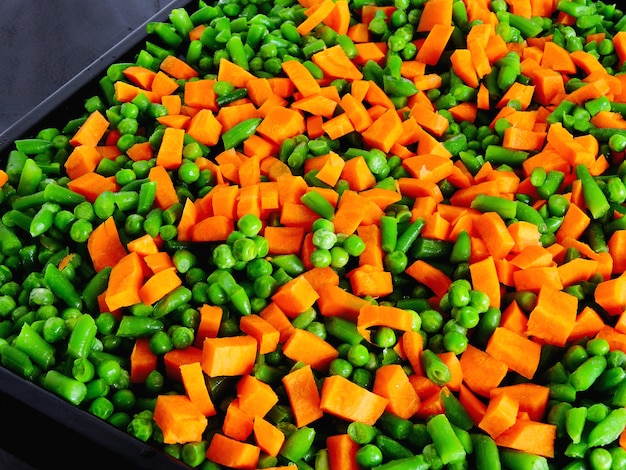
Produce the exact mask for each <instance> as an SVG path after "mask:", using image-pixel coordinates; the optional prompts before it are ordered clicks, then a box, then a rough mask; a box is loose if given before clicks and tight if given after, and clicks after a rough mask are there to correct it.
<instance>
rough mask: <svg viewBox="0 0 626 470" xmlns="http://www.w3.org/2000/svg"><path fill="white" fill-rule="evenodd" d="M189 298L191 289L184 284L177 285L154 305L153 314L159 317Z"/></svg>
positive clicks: (184, 302) (186, 301)
mask: <svg viewBox="0 0 626 470" xmlns="http://www.w3.org/2000/svg"><path fill="white" fill-rule="evenodd" d="M190 300H191V290H190V289H188V288H187V287H185V286H180V287H177V288H176V289H174V290H173V291H172V292H170V293H169V294H167V295H166V296H165V297H163V298H162V299H161V300H159V301H158V302H157V303H156V304H155V305H154V312H153V316H154V318H161V317H163V316H165V315H167V314H168V313H171V312H173V311H174V310H176V309H177V308H178V307H180V306H181V305H184V304H186V303H188V302H189V301H190Z"/></svg>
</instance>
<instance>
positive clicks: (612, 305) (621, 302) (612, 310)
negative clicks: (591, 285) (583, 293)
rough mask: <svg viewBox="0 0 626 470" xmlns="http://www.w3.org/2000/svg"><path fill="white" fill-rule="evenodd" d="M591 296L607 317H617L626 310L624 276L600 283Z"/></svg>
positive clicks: (625, 281)
mask: <svg viewBox="0 0 626 470" xmlns="http://www.w3.org/2000/svg"><path fill="white" fill-rule="evenodd" d="M593 295H594V299H595V301H596V303H597V304H598V305H600V307H602V308H603V309H604V310H605V311H606V312H607V313H608V314H609V315H619V314H620V313H622V312H623V311H624V310H625V309H626V276H620V277H616V278H614V279H608V280H606V281H602V282H600V283H599V284H598V285H597V286H596V288H595V290H594V294H593Z"/></svg>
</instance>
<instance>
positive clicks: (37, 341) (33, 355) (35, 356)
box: [15, 323, 56, 370]
mask: <svg viewBox="0 0 626 470" xmlns="http://www.w3.org/2000/svg"><path fill="white" fill-rule="evenodd" d="M15 347H16V348H17V349H19V350H20V351H22V352H25V353H26V354H28V357H30V359H31V360H32V361H33V362H34V363H35V364H37V365H38V366H39V367H41V368H42V369H44V370H48V369H51V368H52V367H53V366H54V365H55V363H56V357H55V352H56V351H55V349H54V347H53V346H52V345H51V344H49V343H48V342H47V341H46V340H45V339H44V338H42V337H41V336H40V334H39V333H37V331H35V330H34V329H33V327H32V326H31V325H29V324H28V323H24V324H23V325H22V328H21V329H20V333H19V334H18V335H17V337H16V338H15Z"/></svg>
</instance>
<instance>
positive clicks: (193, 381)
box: [180, 362, 217, 416]
mask: <svg viewBox="0 0 626 470" xmlns="http://www.w3.org/2000/svg"><path fill="white" fill-rule="evenodd" d="M180 376H181V379H182V382H183V386H184V387H185V393H187V396H188V397H189V399H190V400H191V403H193V404H194V405H195V406H196V407H197V408H198V409H199V410H200V412H201V413H202V414H203V415H204V416H213V415H215V414H216V413H217V411H216V410H215V407H214V406H213V402H212V401H211V397H210V396H209V391H208V389H207V385H206V382H205V380H204V373H203V371H202V366H201V364H200V363H199V362H192V363H190V364H182V365H181V366H180Z"/></svg>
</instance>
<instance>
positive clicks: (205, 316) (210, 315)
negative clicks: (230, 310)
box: [194, 304, 249, 348]
mask: <svg viewBox="0 0 626 470" xmlns="http://www.w3.org/2000/svg"><path fill="white" fill-rule="evenodd" d="M198 313H199V314H200V320H199V323H198V331H197V333H196V337H195V339H194V346H196V347H198V348H201V347H202V343H203V342H204V338H215V337H217V333H218V332H219V327H220V324H221V322H222V316H223V311H222V307H220V306H217V305H209V304H203V305H202V306H201V307H200V308H199V309H198ZM242 331H243V330H242ZM244 333H246V334H249V333H247V332H245V331H244Z"/></svg>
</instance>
